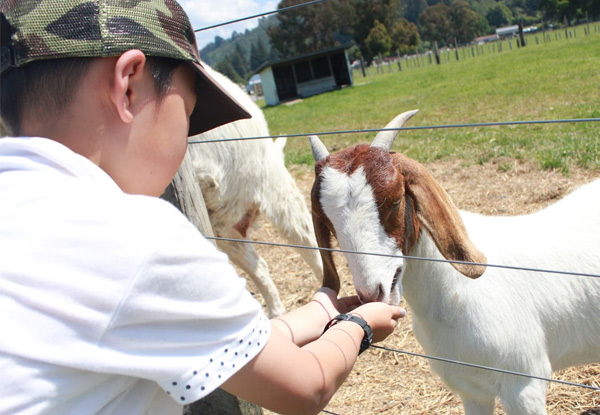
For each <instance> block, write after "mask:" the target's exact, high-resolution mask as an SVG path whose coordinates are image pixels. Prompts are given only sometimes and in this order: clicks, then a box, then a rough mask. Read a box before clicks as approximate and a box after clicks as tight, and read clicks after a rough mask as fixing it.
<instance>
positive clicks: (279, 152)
mask: <svg viewBox="0 0 600 415" xmlns="http://www.w3.org/2000/svg"><path fill="white" fill-rule="evenodd" d="M205 67H206V69H207V71H209V72H210V74H211V76H213V78H215V79H216V80H217V81H218V82H219V83H220V84H221V85H222V86H224V87H225V88H226V89H227V90H228V92H229V93H230V94H231V95H232V96H234V97H235V98H236V100H237V101H238V102H239V103H240V104H241V105H243V106H244V108H245V109H246V110H247V111H248V112H249V113H250V114H251V115H252V118H251V119H248V120H240V121H236V122H233V123H230V124H227V125H224V126H222V127H218V128H215V129H213V130H210V131H208V132H206V133H203V134H200V135H197V136H194V137H191V138H190V141H192V142H194V141H206V140H219V139H228V138H231V139H234V138H240V137H264V136H269V129H268V126H267V122H266V120H265V117H264V115H263V113H262V111H261V110H260V108H259V107H258V106H257V105H256V104H255V103H254V102H253V101H252V99H251V98H250V97H249V96H248V94H246V93H245V92H244V91H242V90H241V89H240V88H239V87H238V86H237V85H236V84H234V83H233V82H232V81H231V80H229V78H227V77H225V76H224V75H222V74H220V73H218V72H216V71H214V70H211V68H210V67H208V65H205ZM285 140H286V139H285V138H284V137H282V138H279V139H277V140H276V142H274V141H273V140H272V139H269V138H267V139H254V140H241V141H239V140H237V141H228V142H213V143H197V144H190V145H189V149H188V151H189V152H190V155H191V157H192V160H193V164H194V170H195V175H196V178H197V180H198V183H199V184H200V187H201V189H202V193H203V195H204V199H205V202H206V207H207V209H208V213H209V217H210V222H211V224H212V227H213V231H214V232H215V235H217V236H220V237H224V238H233V239H246V238H247V237H248V236H247V232H248V230H249V229H250V228H252V227H253V225H255V221H256V219H257V218H258V217H259V215H261V214H264V215H265V216H266V217H267V218H269V219H270V221H271V223H272V224H273V225H274V227H275V228H276V229H277V230H278V231H279V232H280V233H281V234H282V235H283V237H285V238H286V240H287V241H288V242H289V243H291V244H294V245H303V246H312V247H316V246H317V242H316V240H315V238H314V231H313V226H312V220H311V216H310V212H309V210H308V207H307V205H306V202H305V199H304V196H303V195H302V193H301V192H300V190H299V189H298V186H297V185H296V183H295V181H294V179H293V178H292V177H291V175H290V174H289V172H288V171H287V169H286V168H285V164H284V155H283V147H284V146H285ZM217 245H218V247H219V248H220V249H221V250H223V251H224V252H225V253H227V254H228V255H229V259H230V260H231V261H232V262H233V263H234V264H236V265H238V266H239V267H240V268H241V269H243V270H244V271H245V272H246V273H247V274H248V275H249V276H250V278H251V279H252V281H254V283H255V285H256V287H257V289H258V291H259V292H260V294H261V295H262V296H263V298H264V300H265V303H266V305H267V311H268V313H269V316H271V317H274V316H278V315H281V314H283V312H284V311H285V308H284V306H283V304H282V302H281V300H280V298H279V293H278V290H277V287H276V286H275V284H274V283H273V280H272V279H271V277H270V274H269V268H268V266H267V263H266V262H265V260H264V259H263V258H261V257H260V256H259V255H258V253H257V252H256V250H255V249H254V247H253V246H252V245H251V244H249V243H239V242H227V241H217ZM298 253H299V254H300V255H301V256H302V258H303V259H304V260H305V261H306V262H307V263H308V265H309V266H310V267H311V269H312V271H313V272H314V274H315V276H316V278H317V279H318V280H319V281H321V280H322V277H323V266H322V263H321V257H320V256H319V254H318V252H317V251H316V250H309V249H298Z"/></svg>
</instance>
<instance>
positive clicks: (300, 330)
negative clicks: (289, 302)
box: [271, 299, 337, 346]
mask: <svg viewBox="0 0 600 415" xmlns="http://www.w3.org/2000/svg"><path fill="white" fill-rule="evenodd" d="M336 315H337V310H335V308H334V307H333V306H331V305H330V304H329V303H327V302H326V301H319V300H316V299H313V300H311V301H309V302H308V303H307V304H305V305H304V306H302V307H300V308H297V309H295V310H293V311H290V312H289V313H286V314H284V315H282V316H280V317H275V318H273V319H271V324H272V325H273V327H276V328H277V329H278V330H279V331H281V332H282V333H283V334H284V335H286V336H287V337H288V338H289V339H290V340H291V341H292V342H293V343H295V344H296V345H298V346H304V345H305V344H308V343H310V342H312V341H314V340H316V339H317V338H319V337H320V336H321V334H322V333H323V329H324V328H325V325H326V324H327V323H328V322H329V320H331V319H332V318H333V317H335V316H336Z"/></svg>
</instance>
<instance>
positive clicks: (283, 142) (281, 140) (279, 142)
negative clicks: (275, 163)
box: [275, 137, 287, 151]
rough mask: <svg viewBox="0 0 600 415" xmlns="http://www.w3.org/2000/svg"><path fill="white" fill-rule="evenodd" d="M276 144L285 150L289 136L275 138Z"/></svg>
mask: <svg viewBox="0 0 600 415" xmlns="http://www.w3.org/2000/svg"><path fill="white" fill-rule="evenodd" d="M275 144H276V145H277V147H279V149H280V150H281V151H283V149H284V148H285V145H286V144H287V137H277V138H276V139H275Z"/></svg>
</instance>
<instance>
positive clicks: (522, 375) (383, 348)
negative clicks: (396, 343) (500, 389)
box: [371, 344, 600, 392]
mask: <svg viewBox="0 0 600 415" xmlns="http://www.w3.org/2000/svg"><path fill="white" fill-rule="evenodd" d="M371 347H373V348H375V349H380V350H385V351H388V352H395V353H402V354H407V355H411V356H416V357H422V358H425V359H430V360H437V361H440V362H445V363H452V364H456V365H460V366H468V367H473V368H477V369H483V370H489V371H492V372H499V373H504V374H507V375H514V376H521V377H525V378H530V379H537V380H543V381H546V382H553V383H560V384H563V385H568V386H577V387H580V388H586V389H591V390H593V391H596V392H600V387H598V386H593V385H584V384H583V383H576V382H569V381H566V380H560V379H552V378H545V377H543V376H536V375H530V374H527V373H522V372H515V371H512V370H506V369H499V368H495V367H490V366H482V365H477V364H475V363H468V362H461V361H460V360H453V359H446V358H444V357H437V356H430V355H426V354H421V353H415V352H408V351H406V350H398V349H392V348H390V347H385V346H377V345H375V344H373V345H371Z"/></svg>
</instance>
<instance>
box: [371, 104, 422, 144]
mask: <svg viewBox="0 0 600 415" xmlns="http://www.w3.org/2000/svg"><path fill="white" fill-rule="evenodd" d="M417 112H419V110H412V111H406V112H403V113H402V114H400V115H398V116H397V117H396V118H394V119H393V120H392V121H390V122H389V123H388V125H386V126H385V129H386V130H387V129H392V128H402V127H403V126H404V124H406V121H408V120H409V119H411V118H412V117H413V116H414V115H415V114H416V113H417ZM398 133H399V131H398V130H394V131H380V132H379V133H378V134H377V135H376V136H375V139H374V140H373V142H372V143H371V147H378V148H382V149H384V150H385V151H390V150H391V149H392V144H394V140H395V139H396V137H397V136H398Z"/></svg>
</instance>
